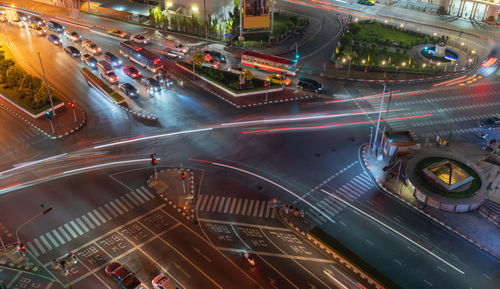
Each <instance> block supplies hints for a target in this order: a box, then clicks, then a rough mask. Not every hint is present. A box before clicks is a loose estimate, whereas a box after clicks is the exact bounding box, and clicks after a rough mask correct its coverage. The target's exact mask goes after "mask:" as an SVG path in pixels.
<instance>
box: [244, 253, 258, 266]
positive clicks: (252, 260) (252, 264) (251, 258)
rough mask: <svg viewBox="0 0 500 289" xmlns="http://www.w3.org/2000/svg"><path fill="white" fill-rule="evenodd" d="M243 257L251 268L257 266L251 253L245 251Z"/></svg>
mask: <svg viewBox="0 0 500 289" xmlns="http://www.w3.org/2000/svg"><path fill="white" fill-rule="evenodd" d="M243 256H244V257H245V259H246V260H247V261H248V264H250V266H252V267H253V266H255V259H254V258H253V257H252V255H250V253H248V252H245V251H244V252H243Z"/></svg>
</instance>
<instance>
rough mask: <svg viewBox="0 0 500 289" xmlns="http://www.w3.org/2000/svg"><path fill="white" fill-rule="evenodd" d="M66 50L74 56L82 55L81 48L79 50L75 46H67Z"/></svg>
mask: <svg viewBox="0 0 500 289" xmlns="http://www.w3.org/2000/svg"><path fill="white" fill-rule="evenodd" d="M64 51H66V53H67V54H69V55H70V56H72V57H80V50H78V49H77V48H76V47H74V46H66V48H64Z"/></svg>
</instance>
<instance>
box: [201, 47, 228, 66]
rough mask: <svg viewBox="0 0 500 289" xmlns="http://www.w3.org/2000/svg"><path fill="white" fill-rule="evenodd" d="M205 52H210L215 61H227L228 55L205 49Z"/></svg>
mask: <svg viewBox="0 0 500 289" xmlns="http://www.w3.org/2000/svg"><path fill="white" fill-rule="evenodd" d="M203 54H205V55H207V54H209V55H210V56H211V57H212V58H213V59H214V60H215V61H218V62H222V63H226V56H225V55H224V54H222V53H220V52H217V51H213V50H212V51H208V50H205V51H203Z"/></svg>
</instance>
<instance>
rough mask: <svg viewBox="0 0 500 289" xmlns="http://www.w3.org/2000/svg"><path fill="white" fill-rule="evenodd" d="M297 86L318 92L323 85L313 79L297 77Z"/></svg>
mask: <svg viewBox="0 0 500 289" xmlns="http://www.w3.org/2000/svg"><path fill="white" fill-rule="evenodd" d="M297 88H298V89H302V90H309V91H314V92H320V91H321V90H322V89H323V85H322V84H321V83H319V82H317V81H316V80H314V79H308V78H304V77H299V81H298V82H297Z"/></svg>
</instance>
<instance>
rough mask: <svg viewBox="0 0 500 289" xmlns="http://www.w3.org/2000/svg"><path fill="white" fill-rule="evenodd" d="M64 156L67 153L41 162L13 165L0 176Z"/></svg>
mask: <svg viewBox="0 0 500 289" xmlns="http://www.w3.org/2000/svg"><path fill="white" fill-rule="evenodd" d="M65 155H67V153H64V154H60V155H56V156H53V157H48V158H45V159H41V160H36V161H32V162H27V163H21V164H15V165H14V168H12V169H8V170H6V171H3V172H0V176H1V175H4V174H6V173H9V172H13V171H15V170H18V169H22V168H26V167H29V166H32V165H35V164H39V163H42V162H45V161H50V160H54V159H57V158H60V157H63V156H65Z"/></svg>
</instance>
